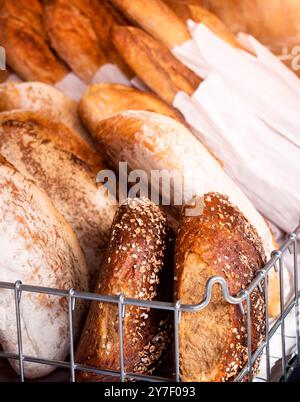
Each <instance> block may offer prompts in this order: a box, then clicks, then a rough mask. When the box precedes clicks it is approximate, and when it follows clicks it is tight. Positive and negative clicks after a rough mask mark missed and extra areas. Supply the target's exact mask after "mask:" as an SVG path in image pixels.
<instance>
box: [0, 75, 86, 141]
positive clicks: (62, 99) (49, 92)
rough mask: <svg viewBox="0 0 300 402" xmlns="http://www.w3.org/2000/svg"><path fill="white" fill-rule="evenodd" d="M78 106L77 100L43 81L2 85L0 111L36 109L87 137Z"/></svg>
mask: <svg viewBox="0 0 300 402" xmlns="http://www.w3.org/2000/svg"><path fill="white" fill-rule="evenodd" d="M77 107H78V104H77V102H75V101H73V100H72V99H70V98H68V97H67V96H66V95H64V94H63V93H62V92H61V91H59V90H58V89H56V88H54V87H53V86H51V85H47V84H43V83H41V82H7V83H5V84H2V85H0V112H6V111H9V110H27V111H29V110H30V111H36V112H39V113H40V114H42V115H44V116H46V117H48V118H49V119H51V120H56V121H59V122H61V123H64V124H65V125H66V126H68V127H70V128H72V129H73V130H75V131H77V132H78V133H80V134H81V135H82V136H83V137H85V136H86V133H85V130H84V128H83V126H82V124H81V122H80V119H79V116H78V113H77Z"/></svg>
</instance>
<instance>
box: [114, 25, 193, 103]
mask: <svg viewBox="0 0 300 402" xmlns="http://www.w3.org/2000/svg"><path fill="white" fill-rule="evenodd" d="M113 42H114V44H115V46H116V48H117V49H118V50H119V52H120V54H121V55H122V56H123V58H124V60H125V61H126V62H127V64H128V65H129V66H130V67H131V68H132V70H133V71H134V72H135V73H136V75H137V76H138V77H139V78H141V80H142V81H143V82H144V83H145V84H146V85H147V86H148V87H149V88H150V89H152V91H153V92H155V93H156V94H157V95H158V96H159V97H161V98H162V99H163V100H164V101H166V102H168V103H169V104H172V102H173V100H174V98H175V96H176V95H177V93H178V92H179V91H184V92H186V93H187V94H189V95H192V94H193V93H194V92H195V91H196V89H197V88H198V86H199V84H200V79H199V78H198V77H197V76H196V75H195V74H194V73H193V72H192V71H191V70H189V69H188V68H187V67H186V66H185V65H183V64H182V63H181V62H180V61H178V60H177V59H176V58H175V56H173V54H172V53H171V51H170V50H169V49H168V48H167V47H165V46H164V45H163V44H162V43H160V42H159V41H157V40H156V39H154V38H152V37H151V36H150V35H148V34H147V33H146V32H144V31H142V30H141V29H139V28H135V27H129V26H115V27H114V28H113Z"/></svg>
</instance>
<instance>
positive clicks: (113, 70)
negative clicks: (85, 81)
mask: <svg viewBox="0 0 300 402" xmlns="http://www.w3.org/2000/svg"><path fill="white" fill-rule="evenodd" d="M92 83H93V84H99V83H108V84H120V85H126V86H128V87H130V86H131V83H130V81H129V79H128V78H127V77H126V75H125V74H124V73H123V72H122V71H121V70H120V69H119V67H118V66H116V65H114V64H110V63H108V64H104V65H103V66H101V67H100V68H99V70H98V71H97V73H96V74H95V76H94V78H93V80H92Z"/></svg>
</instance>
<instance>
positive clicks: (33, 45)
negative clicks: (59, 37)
mask: <svg viewBox="0 0 300 402" xmlns="http://www.w3.org/2000/svg"><path fill="white" fill-rule="evenodd" d="M0 44H1V45H2V46H4V47H5V50H6V55H7V62H8V64H9V65H10V66H11V67H12V69H13V70H14V71H16V73H17V74H18V75H19V76H20V77H21V78H23V79H24V80H27V81H34V80H36V81H41V82H45V83H49V84H54V83H56V82H57V81H60V80H61V79H62V78H63V77H64V76H65V75H66V74H67V73H68V70H67V69H66V67H65V65H64V64H63V63H62V62H61V61H60V60H58V59H57V57H56V56H55V54H54V53H53V52H52V51H51V49H50V47H49V46H48V43H47V39H46V35H45V32H44V29H43V25H42V10H41V7H40V3H39V2H38V1H37V0H30V1H25V0H21V1H18V2H15V1H13V0H1V1H0Z"/></svg>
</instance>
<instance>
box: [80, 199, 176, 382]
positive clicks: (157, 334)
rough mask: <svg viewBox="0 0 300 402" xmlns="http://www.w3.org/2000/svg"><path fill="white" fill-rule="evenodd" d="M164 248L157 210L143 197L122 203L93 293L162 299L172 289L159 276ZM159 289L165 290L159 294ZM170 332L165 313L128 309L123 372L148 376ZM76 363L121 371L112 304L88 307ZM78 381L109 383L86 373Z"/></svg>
mask: <svg viewBox="0 0 300 402" xmlns="http://www.w3.org/2000/svg"><path fill="white" fill-rule="evenodd" d="M167 245H168V229H167V221H166V218H165V216H164V215H163V214H162V212H161V211H160V209H159V207H157V206H156V205H154V204H152V203H151V202H150V201H149V200H146V199H132V200H129V202H128V203H125V204H123V205H121V206H120V208H119V210H118V212H117V214H116V217H115V220H114V223H113V226H112V231H111V238H110V243H109V246H108V250H107V254H106V258H105V261H104V264H103V266H102V268H101V271H100V276H99V280H98V286H97V292H99V293H100V294H102V295H119V294H123V295H124V296H126V297H131V298H134V299H140V300H154V299H160V300H164V299H165V298H166V297H167V294H168V288H169V290H171V292H172V288H173V286H170V283H168V285H167V287H166V286H165V285H164V284H163V279H164V276H168V278H169V277H170V275H169V274H170V272H169V271H168V266H167V265H164V263H165V259H166V258H165V257H166V256H167V254H166V252H167ZM171 276H172V274H171ZM160 283H161V285H160ZM160 286H162V287H164V288H163V292H162V291H161V290H160ZM162 294H163V295H164V297H162ZM170 296H171V295H170ZM171 297H172V296H171ZM170 328H171V324H170V321H169V319H168V315H166V313H164V312H160V311H158V310H154V309H151V310H150V309H145V308H138V307H134V306H127V307H126V311H125V316H124V321H123V336H124V342H123V344H124V365H125V371H126V372H127V373H138V374H147V373H148V374H149V373H150V372H152V370H153V369H155V368H156V366H157V365H158V364H159V361H160V359H161V357H162V353H163V352H164V351H165V349H166V347H167V346H168V344H169V343H170V342H171V330H170ZM76 362H77V363H80V364H83V365H87V366H94V367H99V368H102V369H110V370H120V353H119V332H118V305H117V304H109V303H98V302H93V303H92V304H91V307H90V311H89V315H88V318H87V321H86V324H85V328H84V330H83V333H82V337H81V340H80V343H79V346H78V349H77V355H76ZM78 379H79V380H81V381H90V380H94V381H104V380H106V381H107V380H109V379H108V378H107V377H105V378H104V377H100V376H97V375H94V374H91V373H88V372H80V373H79V375H78ZM114 379H116V378H113V377H112V378H110V380H114ZM117 379H118V378H117Z"/></svg>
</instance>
